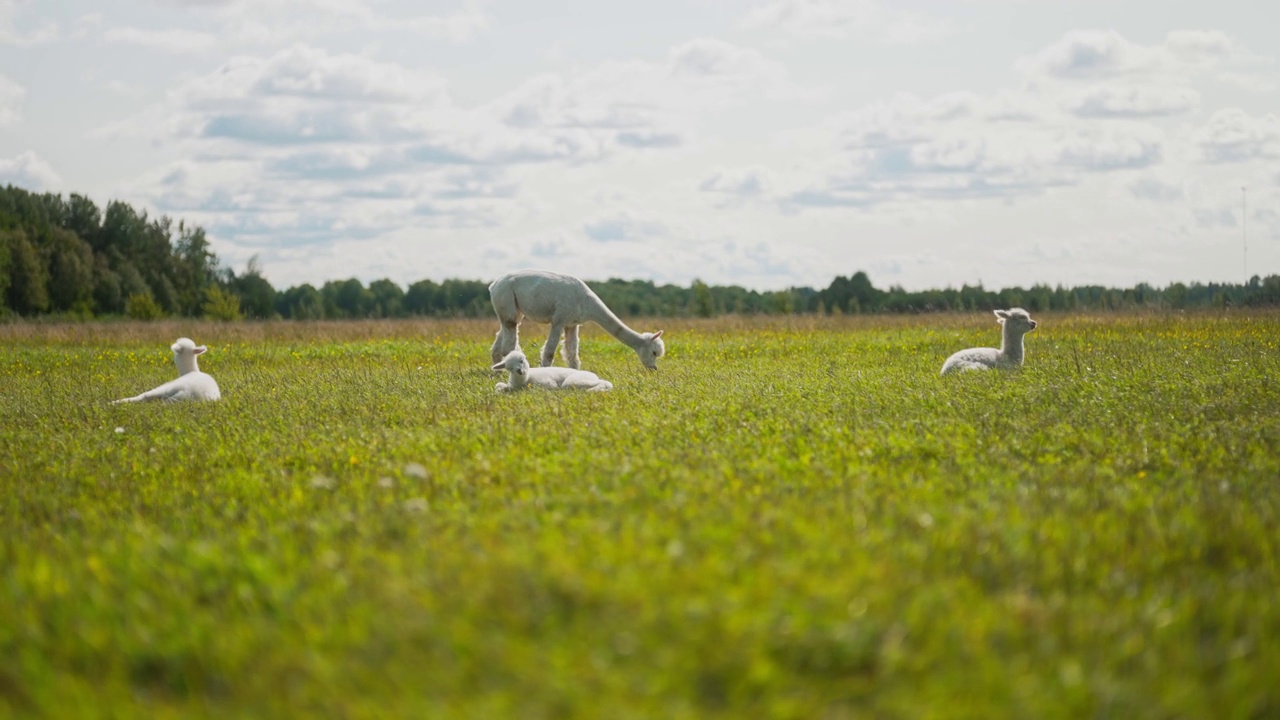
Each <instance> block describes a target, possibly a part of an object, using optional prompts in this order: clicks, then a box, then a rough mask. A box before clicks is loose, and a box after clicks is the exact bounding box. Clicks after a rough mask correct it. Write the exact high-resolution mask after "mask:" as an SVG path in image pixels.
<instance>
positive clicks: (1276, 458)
mask: <svg viewBox="0 0 1280 720" xmlns="http://www.w3.org/2000/svg"><path fill="white" fill-rule="evenodd" d="M1038 319H1040V320H1041V326H1040V330H1038V331H1037V332H1035V333H1033V334H1032V335H1030V336H1028V360H1027V366H1026V367H1025V368H1024V369H1023V370H1022V371H1021V372H1018V373H999V372H997V373H973V374H967V375H962V376H952V377H947V378H940V377H938V370H939V368H940V367H941V364H942V361H943V359H944V358H945V357H946V356H947V355H948V354H950V353H951V352H952V351H954V350H957V349H960V348H963V347H968V346H971V345H977V344H982V345H987V344H992V343H994V342H996V341H997V340H998V327H997V326H996V324H995V323H994V321H993V319H992V318H991V317H990V316H989V315H988V314H982V313H975V314H973V315H965V316H958V317H924V318H901V317H895V318H871V319H868V318H831V319H804V318H800V319H772V320H770V319H761V320H750V319H723V320H712V321H705V322H695V321H687V320H686V321H669V322H666V323H662V324H661V326H663V327H665V329H666V330H667V337H668V338H669V342H668V345H667V347H668V356H667V357H666V358H665V359H664V360H663V361H662V362H661V364H660V367H661V369H660V370H659V371H658V372H657V373H647V372H645V371H644V370H643V368H641V366H640V364H639V362H637V360H636V358H635V356H634V354H633V353H631V351H630V350H628V349H627V348H625V347H623V346H622V345H621V344H619V343H616V342H614V341H612V340H611V339H609V338H607V337H605V336H603V335H602V334H601V333H600V332H599V331H598V330H596V329H594V328H592V330H591V331H590V332H588V333H587V334H586V336H585V338H584V342H583V349H582V356H583V358H584V365H585V367H586V368H587V369H590V370H593V371H596V372H597V373H599V374H600V375H601V376H602V377H605V378H607V379H609V380H612V381H613V382H614V385H615V388H616V389H615V390H614V391H613V392H611V393H567V394H565V393H545V392H537V391H530V392H528V393H522V394H518V395H497V394H495V393H494V392H493V385H494V383H495V382H496V381H497V380H498V378H497V377H495V376H494V375H493V374H491V373H489V372H488V371H487V366H488V364H489V360H488V347H489V343H490V342H491V340H492V333H493V331H494V323H492V322H464V321H459V322H413V323H410V322H403V323H373V322H370V323H334V324H311V325H306V324H288V323H279V324H263V325H258V324H238V325H217V324H195V325H180V324H174V323H167V324H163V323H162V324H155V325H147V324H116V325H109V324H104V325H81V326H76V325H53V326H33V325H10V326H0V342H2V343H3V344H2V345H0V348H2V350H0V527H2V528H3V530H2V534H0V567H2V568H3V576H2V578H3V579H2V580H0V716H2V715H6V714H7V715H14V716H47V717H59V718H62V717H79V716H83V717H98V716H101V717H118V716H136V717H148V718H156V717H182V718H187V717H201V716H208V717H284V716H332V717H344V718H364V717H378V718H389V717H447V718H495V717H518V718H549V719H551V718H577V717H584V718H611V719H612V718H642V717H643V718H654V717H661V718H756V717H759V718H764V717H784V718H785V717H795V718H863V717H882V718H932V717H974V718H999V717H1015V718H1078V717H1097V718H1184V717H1185V718H1191V717H1202V718H1265V717H1276V716H1277V715H1280V683H1277V678H1280V600H1278V599H1277V598H1278V597H1280V540H1278V539H1277V538H1280V531H1277V528H1280V482H1278V479H1280V411H1278V410H1277V409H1278V408H1280V315H1277V314H1274V313H1253V314H1250V313H1239V312H1233V313H1229V314H1225V315H1222V314H1218V315H1207V314H1206V315H1191V316H1182V315H1128V316H1053V315H1049V316H1044V317H1040V318H1038ZM648 324H653V323H648ZM542 332H543V328H539V327H538V326H533V325H530V326H528V327H526V334H525V338H524V344H525V349H526V352H529V353H530V355H533V353H534V352H536V349H537V343H539V342H540V341H541V334H542ZM178 335H190V336H191V337H193V338H194V339H195V340H196V341H197V342H199V343H206V344H208V345H209V347H210V352H209V354H208V355H206V356H204V357H203V358H202V364H201V367H202V369H204V370H206V371H208V372H210V373H211V374H213V375H214V376H215V377H216V378H217V379H218V381H219V384H220V385H221V386H222V391H223V398H224V399H223V400H222V401H221V402H219V403H213V404H201V405H191V404H187V405H156V404H152V405H127V406H110V405H108V404H107V401H108V400H110V399H112V398H116V397H124V396H127V395H132V394H134V393H137V392H139V391H141V390H144V389H147V388H149V387H152V386H154V385H156V384H158V383H160V382H162V381H165V380H168V379H170V378H171V377H172V375H173V366H172V361H171V359H170V357H169V353H168V349H167V347H168V344H169V343H170V342H172V341H173V339H174V338H175V337H177V336H178Z"/></svg>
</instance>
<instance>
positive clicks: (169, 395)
mask: <svg viewBox="0 0 1280 720" xmlns="http://www.w3.org/2000/svg"><path fill="white" fill-rule="evenodd" d="M170 349H171V350H173V362H174V364H175V365H177V366H178V379H177V380H170V381H169V382H167V383H165V384H163V385H161V386H160V387H158V388H156V389H154V390H148V391H146V392H144V393H142V394H141V395H134V396H133V397H128V398H123V399H120V400H116V401H114V402H112V405H114V404H116V403H126V402H142V401H143V400H169V401H177V400H217V399H219V398H221V397H222V393H221V392H220V391H219V390H218V383H216V382H214V379H213V378H212V377H210V376H208V375H206V374H205V373H202V372H200V368H198V367H197V366H196V356H197V355H201V354H203V353H204V352H205V351H207V350H208V349H209V348H207V347H205V346H204V345H199V346H197V345H196V344H195V343H194V342H192V341H191V340H190V339H189V338H178V340H177V342H175V343H174V344H173V345H172V346H171V347H170Z"/></svg>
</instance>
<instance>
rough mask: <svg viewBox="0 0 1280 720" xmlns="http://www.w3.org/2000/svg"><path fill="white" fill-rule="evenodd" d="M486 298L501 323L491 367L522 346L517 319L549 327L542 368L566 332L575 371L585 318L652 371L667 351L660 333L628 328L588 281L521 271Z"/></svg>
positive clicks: (493, 286) (497, 285)
mask: <svg viewBox="0 0 1280 720" xmlns="http://www.w3.org/2000/svg"><path fill="white" fill-rule="evenodd" d="M489 298H490V299H491V300H492V301H493V311H494V312H496V313H497V314H498V321H499V322H500V323H502V326H501V327H500V328H499V329H498V337H497V339H496V340H494V341H493V347H492V348H490V355H491V357H492V359H493V362H494V363H495V364H497V363H500V362H501V361H502V359H503V358H504V357H506V356H507V353H509V352H511V351H512V350H514V349H516V348H517V346H518V345H519V344H520V336H519V328H520V320H521V319H522V318H526V317H527V318H531V319H533V320H534V321H536V322H540V323H550V324H551V334H550V335H548V336H547V344H546V345H545V346H544V347H543V348H542V366H543V367H549V366H550V365H551V364H552V363H553V362H555V359H556V346H557V345H558V344H559V343H560V334H561V333H564V350H563V351H562V354H563V355H564V361H565V363H566V364H567V365H568V366H569V367H571V368H573V369H575V370H576V369H578V367H579V366H580V365H581V363H580V361H579V359H578V326H579V325H582V324H583V323H584V322H587V321H588V320H590V321H591V322H594V323H596V324H597V325H599V326H600V327H602V328H604V330H605V332H607V333H609V334H610V335H612V336H614V337H615V338H617V339H618V340H620V341H622V343H623V344H625V345H626V346H628V347H630V348H631V349H632V350H635V351H636V354H637V355H639V356H640V362H641V363H643V364H644V366H645V367H647V368H649V369H650V370H656V369H658V358H660V357H662V356H663V354H665V353H666V346H665V345H664V344H663V342H662V331H661V330H659V331H658V332H654V333H638V332H636V331H634V330H632V329H631V328H629V327H627V326H626V325H625V324H624V323H623V322H622V321H621V320H619V319H618V316H617V315H614V314H613V312H612V311H611V310H609V308H607V307H605V304H604V302H603V301H601V300H600V298H599V297H598V296H597V295H596V294H595V293H594V292H592V291H591V288H589V287H587V284H586V283H584V282H582V281H581V280H579V279H578V278H576V277H571V276H569V275H560V274H557V273H552V272H546V271H543V270H521V271H519V272H514V273H509V274H507V275H503V276H502V277H500V278H498V279H497V280H494V281H493V283H492V284H491V285H489Z"/></svg>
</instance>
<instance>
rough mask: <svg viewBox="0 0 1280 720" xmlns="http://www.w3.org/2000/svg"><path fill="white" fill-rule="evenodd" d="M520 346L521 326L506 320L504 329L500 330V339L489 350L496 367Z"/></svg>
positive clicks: (503, 324) (503, 323) (503, 325)
mask: <svg viewBox="0 0 1280 720" xmlns="http://www.w3.org/2000/svg"><path fill="white" fill-rule="evenodd" d="M519 344H520V324H519V323H517V322H516V321H514V320H504V321H503V322H502V327H500V328H498V337H497V338H495V339H494V341H493V347H491V348H489V355H490V357H492V358H493V363H494V364H495V365H496V364H498V363H500V362H502V358H504V357H506V356H507V353H509V352H511V351H512V350H515V349H516V346H517V345H519Z"/></svg>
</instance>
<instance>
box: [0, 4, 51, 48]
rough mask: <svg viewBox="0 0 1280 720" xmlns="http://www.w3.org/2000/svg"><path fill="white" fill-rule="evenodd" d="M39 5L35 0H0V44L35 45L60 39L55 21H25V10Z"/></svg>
mask: <svg viewBox="0 0 1280 720" xmlns="http://www.w3.org/2000/svg"><path fill="white" fill-rule="evenodd" d="M37 7H38V6H37V5H36V3H35V2H34V1H33V0H0V45H15V46H17V47H34V46H36V45H44V44H45V43H49V42H53V41H54V40H57V39H58V37H59V35H60V33H59V31H58V25H57V23H55V22H52V21H50V20H41V21H40V22H39V23H38V24H35V25H29V24H27V23H25V22H23V18H22V16H23V15H24V14H25V12H24V11H25V10H26V9H27V8H37Z"/></svg>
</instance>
